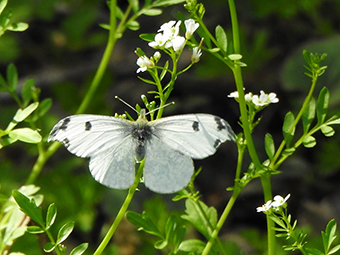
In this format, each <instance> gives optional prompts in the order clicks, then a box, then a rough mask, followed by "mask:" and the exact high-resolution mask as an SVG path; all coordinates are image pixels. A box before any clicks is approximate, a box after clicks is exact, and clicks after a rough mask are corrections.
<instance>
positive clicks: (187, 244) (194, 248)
mask: <svg viewBox="0 0 340 255" xmlns="http://www.w3.org/2000/svg"><path fill="white" fill-rule="evenodd" d="M205 245H206V243H205V242H203V241H201V240H198V239H189V240H185V241H183V242H182V243H181V246H180V247H179V249H180V250H181V251H184V252H193V253H194V254H202V252H203V250H204V247H205Z"/></svg>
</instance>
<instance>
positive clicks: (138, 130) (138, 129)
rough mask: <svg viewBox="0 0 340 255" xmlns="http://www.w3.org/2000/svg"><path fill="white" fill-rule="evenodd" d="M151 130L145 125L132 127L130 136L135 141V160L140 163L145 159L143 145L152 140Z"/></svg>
mask: <svg viewBox="0 0 340 255" xmlns="http://www.w3.org/2000/svg"><path fill="white" fill-rule="evenodd" d="M152 130H153V128H152V127H151V126H149V125H147V123H138V124H136V125H134V128H133V130H132V133H131V136H132V138H133V139H134V140H135V141H136V144H137V146H136V160H137V161H142V160H143V158H144V157H145V144H146V142H147V141H150V140H151V139H152V132H153V131H152Z"/></svg>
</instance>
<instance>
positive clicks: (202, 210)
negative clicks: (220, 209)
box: [182, 199, 217, 239]
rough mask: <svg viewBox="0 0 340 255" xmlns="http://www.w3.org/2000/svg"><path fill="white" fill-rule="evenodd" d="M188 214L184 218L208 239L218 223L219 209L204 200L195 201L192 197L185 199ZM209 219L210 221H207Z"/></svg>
mask: <svg viewBox="0 0 340 255" xmlns="http://www.w3.org/2000/svg"><path fill="white" fill-rule="evenodd" d="M185 206H186V210H185V212H186V214H185V215H182V218H183V219H185V220H187V221H189V222H190V223H191V224H193V225H194V227H195V228H196V229H197V230H198V231H199V232H200V233H201V234H203V235H204V236H205V237H206V238H207V239H209V238H210V235H211V231H212V229H211V228H214V227H215V226H216V223H217V211H216V209H215V208H214V207H208V206H207V205H205V204H204V203H203V202H202V201H198V202H197V203H195V202H194V201H192V200H191V199H187V200H186V201H185ZM206 219H208V220H209V223H208V222H207V221H206Z"/></svg>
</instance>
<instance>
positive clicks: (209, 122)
mask: <svg viewBox="0 0 340 255" xmlns="http://www.w3.org/2000/svg"><path fill="white" fill-rule="evenodd" d="M150 125H152V126H153V127H154V135H155V136H157V137H158V138H159V139H161V140H162V141H163V142H164V143H166V144H167V145H168V146H170V147H172V148H173V149H175V150H177V151H179V152H181V153H184V154H186V155H188V156H190V157H192V158H196V159H201V158H205V157H207V156H210V155H212V154H214V153H215V151H216V149H217V148H218V146H219V145H220V144H221V143H223V142H225V141H226V140H234V132H233V131H232V129H231V127H230V126H229V124H228V123H227V122H226V121H225V120H223V119H221V118H220V117H217V116H214V115H210V114H186V115H177V116H172V117H166V118H162V119H159V120H155V121H151V122H150Z"/></svg>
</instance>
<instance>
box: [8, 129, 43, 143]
mask: <svg viewBox="0 0 340 255" xmlns="http://www.w3.org/2000/svg"><path fill="white" fill-rule="evenodd" d="M8 136H9V137H10V138H11V139H13V140H15V141H16V140H19V141H22V142H25V143H39V142H41V140H42V137H41V135H40V134H39V133H38V131H36V130H32V129H30V128H17V129H14V130H12V131H10V132H9V133H8Z"/></svg>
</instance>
